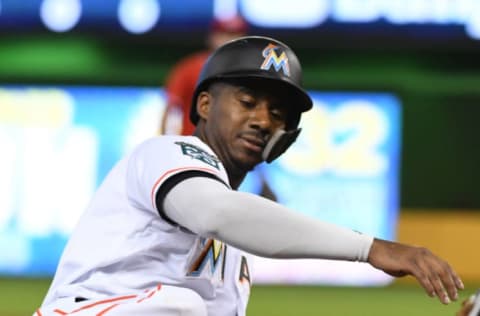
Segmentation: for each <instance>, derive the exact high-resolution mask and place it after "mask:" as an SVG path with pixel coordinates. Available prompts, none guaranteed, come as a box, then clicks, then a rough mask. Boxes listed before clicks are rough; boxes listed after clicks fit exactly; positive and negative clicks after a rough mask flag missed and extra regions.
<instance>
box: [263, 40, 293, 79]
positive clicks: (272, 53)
mask: <svg viewBox="0 0 480 316" xmlns="http://www.w3.org/2000/svg"><path fill="white" fill-rule="evenodd" d="M279 48H280V47H279V46H278V45H275V44H272V43H270V44H268V45H267V46H266V47H265V48H264V49H263V51H262V55H263V57H265V60H264V61H263V64H262V66H260V69H263V70H269V69H270V68H272V66H273V67H274V68H275V70H276V71H277V72H278V71H279V70H280V69H282V70H283V73H284V74H285V76H290V67H289V66H288V57H287V54H285V52H282V53H281V54H280V56H278V55H277V53H276V50H277V49H279Z"/></svg>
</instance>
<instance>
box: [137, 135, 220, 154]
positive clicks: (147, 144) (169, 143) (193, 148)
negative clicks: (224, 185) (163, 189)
mask: <svg viewBox="0 0 480 316" xmlns="http://www.w3.org/2000/svg"><path fill="white" fill-rule="evenodd" d="M143 151H149V152H151V151H156V152H158V153H161V154H170V155H171V154H174V153H175V152H178V153H181V154H183V155H188V154H189V153H195V152H196V153H204V154H205V155H207V156H212V157H214V158H216V156H215V154H214V152H213V151H212V149H211V148H210V147H209V146H208V145H207V144H205V143H204V142H202V141H201V140H200V139H199V138H198V137H196V136H181V135H161V136H156V137H152V138H149V139H147V140H145V141H144V142H143V143H141V144H140V145H138V146H137V149H136V152H143Z"/></svg>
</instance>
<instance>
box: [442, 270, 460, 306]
mask: <svg viewBox="0 0 480 316" xmlns="http://www.w3.org/2000/svg"><path fill="white" fill-rule="evenodd" d="M441 267H442V270H441V272H440V273H439V276H440V278H441V280H442V283H443V286H444V288H445V289H446V291H447V293H448V296H449V297H450V298H451V299H452V300H454V301H456V300H457V299H458V290H459V289H463V283H462V280H461V279H460V278H459V277H458V275H457V274H456V273H455V271H454V270H453V269H452V267H451V266H450V265H449V264H448V263H447V262H445V261H442V262H441Z"/></svg>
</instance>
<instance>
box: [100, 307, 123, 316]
mask: <svg viewBox="0 0 480 316" xmlns="http://www.w3.org/2000/svg"><path fill="white" fill-rule="evenodd" d="M118 305H120V304H113V305H111V306H108V307H107V308H105V309H104V310H103V311H101V312H100V313H98V314H97V315H96V316H102V315H105V314H106V313H107V312H108V311H111V310H112V309H113V308H114V307H117V306H118Z"/></svg>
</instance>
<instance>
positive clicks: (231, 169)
mask: <svg viewBox="0 0 480 316" xmlns="http://www.w3.org/2000/svg"><path fill="white" fill-rule="evenodd" d="M202 127H203V126H202V123H199V124H198V125H197V128H195V131H194V132H193V136H196V137H198V138H200V139H201V140H202V141H203V142H204V143H205V144H207V145H208V146H209V147H210V148H211V149H212V150H213V152H214V153H215V155H216V156H217V157H218V158H219V159H220V161H221V162H222V165H223V167H224V168H225V171H226V172H227V175H228V180H229V182H230V186H231V187H232V189H235V190H236V189H238V187H239V186H240V184H241V183H242V181H243V179H244V178H245V176H246V175H247V171H246V170H244V169H243V168H241V166H237V165H236V164H235V163H234V161H232V160H231V159H228V154H226V153H224V152H222V149H221V146H217V145H218V144H216V143H215V142H214V141H210V139H209V138H208V137H207V133H205V130H204V129H203V128H202Z"/></svg>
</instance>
